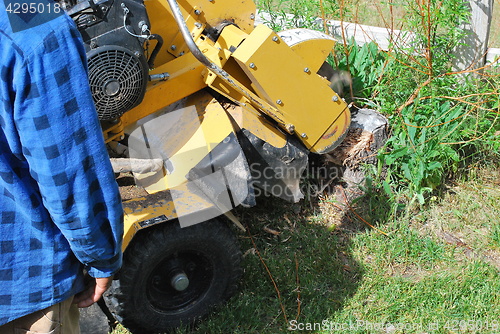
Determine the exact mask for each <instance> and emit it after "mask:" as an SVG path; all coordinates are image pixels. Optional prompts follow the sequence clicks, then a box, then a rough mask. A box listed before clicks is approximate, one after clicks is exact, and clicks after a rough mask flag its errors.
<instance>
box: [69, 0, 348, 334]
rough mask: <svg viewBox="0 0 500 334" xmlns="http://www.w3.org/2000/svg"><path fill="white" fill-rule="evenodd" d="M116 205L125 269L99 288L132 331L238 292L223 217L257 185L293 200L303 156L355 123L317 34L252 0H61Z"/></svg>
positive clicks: (234, 247) (185, 320)
mask: <svg viewBox="0 0 500 334" xmlns="http://www.w3.org/2000/svg"><path fill="white" fill-rule="evenodd" d="M63 1H64V2H63V6H64V8H65V10H66V12H67V13H68V14H69V15H70V16H71V17H72V18H73V20H74V21H75V23H76V25H77V26H78V29H79V30H80V32H81V34H82V37H83V40H84V43H85V48H86V52H87V58H88V69H89V83H90V88H91V91H92V95H93V98H94V102H95V106H96V109H97V113H98V117H99V119H100V121H101V126H102V130H103V134H104V138H105V141H106V142H107V143H108V146H109V147H110V149H111V150H112V153H113V155H114V157H113V158H112V159H111V160H112V164H113V166H114V168H115V171H117V172H122V173H127V175H133V177H132V176H131V177H130V178H131V179H133V180H134V184H135V187H136V188H139V189H143V193H142V194H141V195H140V196H138V197H135V198H131V199H127V200H124V202H123V206H124V214H125V222H124V224H125V226H124V229H125V234H124V239H123V250H124V264H123V268H122V270H121V271H120V272H119V274H118V275H117V276H116V279H115V280H114V282H113V285H112V287H111V289H110V291H109V292H108V294H107V296H106V303H107V305H108V307H109V310H110V311H111V313H112V314H113V316H114V317H115V318H116V319H117V320H118V321H119V322H121V323H122V324H123V325H124V326H125V327H127V328H129V329H130V330H131V331H132V332H137V333H149V332H165V331H168V330H169V329H172V328H175V327H177V326H179V325H181V324H184V325H189V324H192V323H193V322H194V321H196V320H197V319H199V318H200V317H202V316H203V315H205V314H207V313H208V312H209V311H210V310H211V309H212V308H213V307H214V306H215V305H217V304H220V303H221V302H222V301H224V300H226V299H227V298H228V297H230V296H231V294H233V293H234V292H235V291H236V287H237V283H238V281H239V278H240V276H241V268H240V258H241V252H240V250H239V247H238V244H237V240H236V237H235V235H234V233H233V232H232V229H230V228H229V227H228V226H227V223H226V222H233V223H235V224H236V225H239V226H240V227H241V224H239V222H238V220H237V219H236V218H235V216H234V215H233V214H232V213H231V210H232V209H233V208H235V207H237V206H240V205H243V206H247V207H251V206H253V205H255V198H256V196H257V195H259V194H260V193H265V194H269V195H274V196H278V197H281V198H283V199H285V200H288V201H293V202H296V201H298V200H300V199H301V198H302V197H303V195H302V193H301V190H300V187H299V181H300V178H301V174H302V172H303V171H304V170H305V169H306V166H307V163H308V156H309V155H310V154H319V155H321V154H326V153H329V152H331V151H332V150H333V149H334V148H335V147H336V146H338V145H339V144H340V143H341V142H342V140H343V139H344V137H345V135H346V133H347V131H348V130H349V126H350V124H351V113H350V111H349V108H348V106H347V104H346V103H345V101H344V100H343V99H342V98H341V97H340V96H339V95H338V94H337V93H336V92H335V91H333V90H332V88H330V86H331V83H330V82H329V80H328V79H327V78H328V75H327V74H326V73H328V72H329V71H331V70H332V69H331V67H329V65H328V64H327V63H326V62H325V59H326V57H327V56H328V54H329V53H330V52H331V50H332V47H333V45H334V40H333V38H332V37H330V36H328V35H326V34H323V33H321V32H318V31H312V30H306V29H294V30H288V31H283V32H279V33H275V32H274V31H273V30H271V29H269V28H268V27H266V26H264V25H256V24H255V19H256V7H255V4H254V3H253V2H252V1H251V0H239V1H235V0H144V1H143V0H82V1H79V0H63Z"/></svg>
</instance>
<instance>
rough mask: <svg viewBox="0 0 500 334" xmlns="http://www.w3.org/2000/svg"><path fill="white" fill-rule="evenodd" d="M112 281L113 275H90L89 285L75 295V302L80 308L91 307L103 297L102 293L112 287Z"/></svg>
mask: <svg viewBox="0 0 500 334" xmlns="http://www.w3.org/2000/svg"><path fill="white" fill-rule="evenodd" d="M112 281H113V276H111V277H103V278H92V277H90V282H89V285H88V287H87V288H86V289H85V290H83V291H82V292H80V293H78V294H76V295H75V298H74V299H73V303H74V304H76V305H77V306H78V307H80V308H82V307H89V306H90V305H92V304H94V303H96V302H97V301H98V300H99V299H100V298H101V296H102V294H103V293H104V292H106V290H108V288H109V287H110V285H111V282H112Z"/></svg>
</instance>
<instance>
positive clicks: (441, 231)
mask: <svg viewBox="0 0 500 334" xmlns="http://www.w3.org/2000/svg"><path fill="white" fill-rule="evenodd" d="M258 5H259V7H260V8H261V9H263V10H265V11H267V12H271V13H273V15H272V16H271V20H270V21H269V22H267V23H268V24H269V25H270V26H272V27H273V28H274V29H276V30H280V29H281V27H282V26H283V25H287V26H305V27H309V28H315V29H319V30H323V29H324V26H323V25H322V24H321V23H320V24H318V21H317V20H316V18H317V17H322V18H325V19H330V18H332V19H345V20H348V21H357V22H361V23H365V24H371V25H378V26H390V27H394V28H396V29H403V30H405V29H406V30H409V31H412V32H413V33H415V34H416V39H415V43H412V44H403V43H397V42H395V43H394V44H393V45H391V47H390V49H389V50H385V51H381V50H379V49H378V47H377V46H376V45H375V44H373V43H370V44H365V45H364V46H358V45H356V44H355V43H354V42H353V41H349V40H343V41H339V43H337V46H336V49H335V50H334V52H333V53H332V55H331V57H330V59H329V61H330V62H331V63H332V64H333V65H334V66H336V67H338V68H339V69H342V70H345V71H349V72H350V73H351V74H352V76H353V91H354V94H353V97H352V101H353V103H354V104H355V106H357V107H366V106H367V107H371V108H375V109H377V110H379V111H381V112H382V113H383V114H384V115H386V116H387V117H388V119H389V121H390V125H391V138H390V140H389V142H388V143H387V145H386V147H384V149H383V150H382V151H381V152H380V154H379V165H378V166H371V167H368V171H367V173H368V175H369V177H368V179H367V183H366V184H365V185H364V186H363V189H362V190H363V191H364V192H365V193H366V195H365V196H363V197H361V198H358V199H357V200H355V201H354V202H352V203H349V204H347V203H346V202H345V201H343V200H341V199H340V200H339V196H338V193H337V196H335V194H334V193H333V192H326V191H325V192H324V193H322V194H321V195H320V196H319V197H318V198H309V199H308V200H306V201H303V202H301V203H299V204H295V205H292V204H287V203H284V202H282V201H280V200H278V199H268V198H265V199H260V201H259V205H258V206H257V207H256V208H252V209H250V210H244V209H240V210H238V211H237V215H238V216H239V218H240V220H241V221H243V222H245V223H246V224H247V228H248V233H246V234H244V233H243V234H241V232H240V241H241V244H242V250H243V252H244V268H245V275H244V278H243V280H242V286H241V288H240V291H239V293H238V294H237V295H236V296H235V297H234V298H232V299H231V300H230V301H229V303H228V304H227V305H224V306H222V307H221V308H220V309H219V310H217V312H214V314H212V315H210V316H209V317H208V318H207V319H205V320H204V321H203V322H201V323H200V324H199V325H198V326H197V327H196V328H194V329H193V330H191V329H187V328H181V329H179V330H178V333H188V332H195V333H280V332H289V331H290V330H291V329H292V330H293V329H297V331H298V332H308V333H309V332H314V333H336V332H339V333H498V332H500V292H499V291H500V279H499V278H500V277H499V270H500V224H499V218H498V217H500V188H499V185H500V169H499V165H500V158H499V149H500V141H499V140H498V139H499V135H500V122H499V120H498V116H499V99H500V98H499V87H500V82H499V81H500V80H499V72H498V66H497V67H495V66H489V67H487V68H484V69H481V71H473V73H469V75H464V74H465V73H456V72H454V71H453V70H452V67H451V58H450V57H452V56H451V55H452V54H453V50H454V48H455V47H456V46H457V44H458V43H459V40H460V37H461V35H462V31H461V29H460V25H459V23H460V22H461V21H463V20H466V19H467V10H466V8H465V7H464V6H463V2H462V1H461V0H447V1H435V0H419V1H407V0H394V1H392V2H390V3H389V2H381V1H373V2H368V1H366V0H352V1H348V0H340V1H327V0H323V1H321V0H320V1H314V0H293V1H292V0H288V1H287V0H274V1H271V0H259V1H258ZM496 6H497V7H498V3H497V4H496ZM284 13H288V14H292V17H289V18H288V19H286V22H283V20H282V19H280V15H281V14H284ZM499 17H500V15H498V8H497V13H495V14H494V22H496V23H494V25H493V27H498V26H500V22H499V20H500V18H499ZM495 24H496V25H495ZM492 33H493V35H492V38H493V44H494V45H495V44H496V45H497V46H500V43H499V42H498V39H499V38H500V37H499V35H498V34H499V31H498V29H493V30H492ZM382 166H386V167H385V168H382ZM307 182H314V181H311V180H309V181H307ZM341 198H342V197H341ZM308 324H309V326H310V327H307V326H308ZM300 326H302V327H300ZM313 326H315V327H313ZM298 329H302V330H298ZM115 333H126V330H124V329H122V328H119V329H117V330H116V331H115Z"/></svg>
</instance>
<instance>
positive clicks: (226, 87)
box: [103, 0, 350, 248]
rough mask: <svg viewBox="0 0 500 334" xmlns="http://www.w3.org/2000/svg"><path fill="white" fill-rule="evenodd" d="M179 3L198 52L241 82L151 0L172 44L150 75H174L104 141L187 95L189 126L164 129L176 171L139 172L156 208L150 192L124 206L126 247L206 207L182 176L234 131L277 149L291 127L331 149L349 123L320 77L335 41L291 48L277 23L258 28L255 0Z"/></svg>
mask: <svg viewBox="0 0 500 334" xmlns="http://www.w3.org/2000/svg"><path fill="white" fill-rule="evenodd" d="M178 3H179V5H180V7H181V9H182V12H183V15H184V18H185V21H186V23H187V26H188V28H189V30H190V31H191V36H192V37H193V39H194V41H195V43H196V45H197V46H198V48H199V49H200V50H201V51H202V53H203V54H204V55H205V57H207V58H208V59H209V60H210V61H211V62H212V63H214V64H216V65H217V66H219V67H220V68H222V69H223V70H224V71H225V72H226V73H227V74H228V75H229V76H230V77H231V80H232V81H231V83H232V84H234V85H230V84H228V80H227V78H222V77H221V76H220V75H219V74H217V72H216V71H213V70H211V69H208V68H206V67H205V66H204V65H202V64H201V63H200V62H199V61H198V60H197V59H196V58H195V57H194V56H193V54H192V53H191V52H190V51H189V49H188V47H187V46H186V43H185V41H184V40H183V38H182V36H181V34H180V33H179V29H178V26H177V23H176V22H175V20H174V17H173V15H172V12H171V10H170V8H169V6H168V4H167V2H166V1H162V0H145V5H146V9H147V11H148V15H149V18H150V21H151V32H152V33H154V34H159V35H161V36H162V37H163V40H164V42H165V44H164V46H163V48H162V50H161V52H160V53H159V54H158V56H157V58H156V60H155V68H154V69H152V70H151V71H150V74H151V75H154V74H160V73H164V74H167V76H166V77H168V79H167V80H165V81H156V82H149V83H148V86H147V90H146V95H145V97H144V100H143V101H142V103H141V104H139V105H138V106H136V107H135V108H133V109H132V110H129V111H128V112H126V113H125V114H123V115H122V116H121V118H120V119H118V120H116V121H114V122H105V123H103V133H104V136H105V139H106V141H107V142H110V141H113V140H119V139H120V138H122V136H123V134H124V133H127V134H128V133H132V132H133V131H134V129H137V128H138V127H139V126H140V125H143V124H145V122H146V120H154V121H156V122H160V121H161V117H162V116H163V115H166V114H168V113H170V112H172V109H171V108H170V106H171V105H172V104H173V103H175V102H177V101H180V100H182V99H186V100H185V102H184V107H183V108H185V109H182V111H177V112H180V113H182V112H184V113H185V115H186V117H185V118H183V117H179V119H182V122H180V123H178V124H176V127H175V128H170V130H169V133H166V134H165V145H166V147H165V148H164V150H166V151H168V156H169V159H170V163H172V164H173V165H175V167H176V168H175V170H173V171H168V170H167V169H165V170H164V171H162V172H158V173H155V174H154V175H136V177H137V178H138V179H139V180H141V179H142V180H148V181H147V183H148V184H147V185H146V187H145V188H146V190H147V191H148V192H149V193H150V194H154V195H151V196H156V197H155V199H156V204H154V205H153V204H151V203H152V202H151V198H149V199H148V198H140V199H135V200H131V201H128V202H127V203H125V240H124V248H126V246H127V245H128V243H129V242H130V240H131V239H132V237H133V235H134V234H135V231H137V230H138V229H140V228H143V227H145V226H149V223H151V224H154V223H155V219H156V221H158V222H159V221H162V220H163V221H164V220H170V219H174V218H176V217H179V216H180V215H187V214H189V213H190V212H193V211H194V210H196V208H197V207H198V206H200V205H201V206H203V203H202V202H203V200H200V199H199V198H196V197H195V196H193V195H192V194H191V195H190V194H189V189H186V188H185V187H186V177H185V176H186V174H187V172H188V171H189V170H190V169H191V168H192V167H193V166H194V165H195V164H196V163H197V162H198V161H199V160H200V159H202V158H203V157H204V156H206V155H207V154H208V152H210V151H211V150H212V149H213V148H214V147H215V146H216V145H217V144H218V143H219V142H221V141H222V140H223V139H224V138H225V137H227V135H228V134H230V133H231V132H237V131H238V130H239V129H243V128H245V129H247V130H248V131H250V132H251V133H252V134H253V135H255V136H257V137H258V138H260V139H262V140H264V141H266V142H267V143H269V144H270V145H272V146H274V147H283V146H284V145H285V143H286V133H288V134H293V135H295V136H296V137H297V138H298V139H299V140H300V141H301V142H302V143H303V144H304V145H305V146H306V147H307V148H308V149H309V150H310V151H312V152H316V153H326V152H328V151H330V150H331V149H333V147H334V146H336V145H337V144H338V143H339V141H340V140H341V139H342V136H343V135H344V134H345V133H346V131H347V129H348V126H349V123H350V114H349V110H348V108H347V105H346V104H345V102H344V101H343V100H342V99H340V98H339V97H338V95H337V94H336V93H335V92H333V91H332V90H331V89H330V87H329V82H328V81H327V80H326V79H324V78H322V77H320V76H319V75H317V74H316V72H317V70H318V68H319V67H320V66H321V64H322V63H323V62H324V60H325V58H326V56H327V55H328V53H329V52H330V51H331V48H332V47H333V42H332V41H331V40H330V39H321V38H319V39H312V40H307V41H305V42H303V43H298V44H295V45H293V46H292V47H290V46H288V45H287V44H286V43H285V41H284V40H283V39H281V38H280V37H279V36H278V34H276V33H275V32H273V31H272V30H271V29H269V28H267V27H265V26H263V25H260V26H257V27H254V26H255V22H254V20H255V5H254V3H253V2H252V1H247V0H242V1H234V0H214V1H209V0H179V1H178ZM221 27H223V29H222V28H221ZM214 29H220V30H221V32H220V34H219V36H218V38H217V40H216V41H213V40H212V39H210V37H209V36H208V35H206V32H207V31H213V30H214ZM154 43H155V42H151V44H154ZM152 47H154V45H151V46H150V48H152ZM235 87H238V89H239V90H237V89H235ZM204 88H210V89H212V90H214V91H216V92H218V93H219V94H221V95H223V96H225V97H226V98H227V99H229V100H230V101H232V104H229V105H228V106H224V107H223V106H222V105H221V104H219V102H217V100H215V99H213V98H212V97H211V96H210V95H208V94H206V93H203V92H202V93H199V92H200V91H202V90H203V89H204ZM242 91H243V92H245V94H243V93H242ZM247 93H248V94H247ZM248 96H251V97H252V98H251V99H249V97H248ZM263 106H264V107H263ZM186 108H187V109H186ZM189 110H191V111H189ZM171 189H177V190H178V191H179V193H182V192H183V191H184V192H185V193H186V197H185V201H184V202H182V201H179V202H177V203H176V205H175V206H174V205H173V203H172V201H171V200H169V199H168V196H167V193H168V192H169V191H170V190H171ZM162 194H163V195H164V196H163V197H162V196H161V195H162ZM147 203H149V204H151V205H149V204H147ZM200 203H202V204H200ZM146 204H147V205H146ZM160 217H161V218H160ZM144 222H148V223H144Z"/></svg>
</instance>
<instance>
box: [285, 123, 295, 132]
mask: <svg viewBox="0 0 500 334" xmlns="http://www.w3.org/2000/svg"><path fill="white" fill-rule="evenodd" d="M285 127H286V131H288V132H289V133H290V134H292V133H294V131H295V125H293V124H287V125H285Z"/></svg>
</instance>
